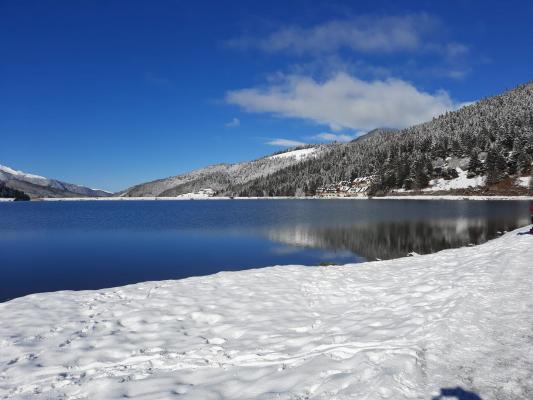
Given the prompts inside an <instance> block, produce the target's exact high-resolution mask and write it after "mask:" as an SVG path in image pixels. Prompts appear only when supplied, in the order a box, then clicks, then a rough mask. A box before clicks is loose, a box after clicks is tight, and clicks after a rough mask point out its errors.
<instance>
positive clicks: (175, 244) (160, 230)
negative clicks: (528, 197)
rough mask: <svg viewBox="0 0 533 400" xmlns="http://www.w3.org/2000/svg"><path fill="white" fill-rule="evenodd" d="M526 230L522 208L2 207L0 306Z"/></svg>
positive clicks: (284, 204) (298, 204) (279, 204)
mask: <svg viewBox="0 0 533 400" xmlns="http://www.w3.org/2000/svg"><path fill="white" fill-rule="evenodd" d="M528 223H529V217H528V203H527V202H523V201H437V200H432V201H425V200H419V201H416V200H405V201H403V200H331V199H328V200H318V199H313V200H217V201H62V202H15V203H11V202H0V273H1V279H0V301H5V300H7V299H10V298H15V297H19V296H23V295H26V294H29V293H36V292H47V291H55V290H63V289H70V290H80V289H99V288H104V287H112V286H119V285H125V284H130V283H135V282H141V281H147V280H162V279H179V278H185V277H189V276H197V275H206V274H212V273H216V272H219V271H229V270H242V269H248V268H256V267H263V266H269V265H284V264H303V265H311V266H312V265H319V264H328V263H337V264H341V263H342V264H345V263H359V262H363V261H367V260H376V259H390V258H395V257H403V256H406V255H407V254H408V253H410V252H416V253H419V254H424V253H431V252H435V251H439V250H442V249H446V248H453V247H460V246H466V245H471V244H478V243H483V242H485V241H487V240H489V239H492V238H494V237H497V236H498V235H499V234H501V232H503V231H506V230H512V229H515V228H517V227H519V226H523V225H527V224H528Z"/></svg>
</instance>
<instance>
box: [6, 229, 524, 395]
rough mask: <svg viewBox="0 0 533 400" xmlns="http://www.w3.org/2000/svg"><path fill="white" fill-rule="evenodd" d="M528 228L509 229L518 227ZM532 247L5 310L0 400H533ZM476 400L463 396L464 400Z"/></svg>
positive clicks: (507, 242) (62, 297)
mask: <svg viewBox="0 0 533 400" xmlns="http://www.w3.org/2000/svg"><path fill="white" fill-rule="evenodd" d="M527 229H528V228H523V229H521V230H519V231H525V230H527ZM532 259H533V236H531V235H523V236H520V235H517V232H511V233H508V234H505V235H504V236H503V237H501V238H499V239H496V240H494V241H491V242H488V243H486V244H483V245H480V246H477V247H468V248H462V249H454V250H446V251H442V252H439V253H436V254H432V255H426V256H415V257H409V258H403V259H399V260H391V261H383V262H372V263H365V264H356V265H346V266H333V267H330V266H328V267H303V266H283V267H271V268H263V269H256V270H247V271H240V272H223V273H219V274H216V275H211V276H206V277H198V278H189V279H184V280H179V281H161V282H145V283H141V284H137V285H131V286H125V287H119V288H113V289H104V290H97V291H84V292H68V291H64V292H57V293H48V294H36V295H31V296H26V297H23V298H19V299H15V300H12V301H9V302H6V303H2V304H0V398H9V399H30V398H31V399H51V398H53V399H64V398H65V399H122V398H135V399H175V398H180V399H202V400H203V399H205V400H207V399H324V400H325V399H328V400H329V399H431V396H433V395H437V394H438V393H439V390H440V389H441V388H448V387H452V388H455V387H457V386H459V387H461V388H463V389H464V390H468V391H472V392H475V393H477V394H478V395H479V396H480V397H481V398H482V399H484V400H488V399H531V398H533V334H532V332H533V331H532V326H533V291H532V290H531V281H532V279H533V262H532V261H531V260H532ZM472 398H473V397H472Z"/></svg>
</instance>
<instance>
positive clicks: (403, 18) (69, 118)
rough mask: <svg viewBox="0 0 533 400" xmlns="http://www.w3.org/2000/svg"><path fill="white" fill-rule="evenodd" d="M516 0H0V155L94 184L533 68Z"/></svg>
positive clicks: (462, 92)
mask: <svg viewBox="0 0 533 400" xmlns="http://www.w3.org/2000/svg"><path fill="white" fill-rule="evenodd" d="M531 15H533V3H531V2H526V1H506V2H502V1H466V0H464V1H446V2H437V1H403V2H401V1H380V0H372V1H357V2H354V1H345V2H343V1H337V2H335V1H327V2H326V1H324V2H319V1H310V0H309V1H268V2H259V1H202V0H197V1H194V2H192V1H164V0H163V1H157V2H153V1H127V2H125V1H97V0H95V1H88V0H86V1H52V0H50V1H46V0H39V1H24V0H22V1H15V0H11V1H10V0H0V164H4V165H8V166H10V167H13V168H16V169H21V170H24V171H26V172H32V173H37V174H41V175H45V176H49V177H54V178H57V179H62V180H65V181H69V182H73V183H78V184H83V185H87V186H91V187H98V188H104V189H108V190H119V189H123V188H126V187H128V186H130V185H132V184H135V183H140V182H143V181H147V180H152V179H156V178H161V177H165V176H170V175H175V174H178V173H181V172H185V171H187V170H190V169H193V168H197V167H201V166H204V165H207V164H213V163H218V162H236V161H242V160H248V159H252V158H256V157H258V156H261V155H264V154H267V153H269V152H272V151H276V150H279V149H281V148H285V147H287V146H289V145H291V144H297V143H313V142H319V141H328V140H334V139H337V140H349V139H350V138H352V137H355V136H356V135H358V134H360V133H362V132H365V131H368V130H369V129H372V128H373V127H379V126H390V127H402V126H407V125H410V124H413V123H417V122H421V121H424V120H426V119H430V118H431V117H432V116H434V115H436V114H439V113H440V112H442V111H444V110H447V109H454V108H457V107H460V106H461V105H462V104H464V103H465V102H469V101H474V100H477V99H479V98H482V97H484V96H489V95H493V94H497V93H499V92H501V91H503V90H505V89H509V88H512V87H514V86H516V85H517V84H520V83H524V82H527V81H529V80H531V79H532V78H533V76H532V72H533V69H532V66H533V65H532V64H533V52H532V51H531V43H533V24H531V21H530V19H531Z"/></svg>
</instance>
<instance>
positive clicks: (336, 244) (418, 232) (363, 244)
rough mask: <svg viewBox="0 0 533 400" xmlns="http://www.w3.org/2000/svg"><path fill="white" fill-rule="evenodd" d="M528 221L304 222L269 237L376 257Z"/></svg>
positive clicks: (486, 235) (433, 247) (449, 243)
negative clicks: (333, 224)
mask: <svg viewBox="0 0 533 400" xmlns="http://www.w3.org/2000/svg"><path fill="white" fill-rule="evenodd" d="M527 224H528V220H527V219H526V218H507V219H506V218H500V219H482V218H476V219H473V218H460V219H435V220H415V221H400V222H398V221H394V222H376V223H364V224H354V225H351V226H342V225H336V226H319V227H317V226H312V225H305V224H302V225H296V226H291V227H287V226H286V227H278V228H274V229H271V230H269V231H268V237H269V239H271V240H273V241H277V242H281V243H285V244H289V245H293V246H303V247H312V248H320V249H326V250H334V251H342V250H344V251H346V250H348V251H351V252H353V253H355V254H357V255H359V256H362V257H364V258H366V259H367V260H375V259H391V258H397V257H403V256H406V255H407V254H408V253H410V252H416V253H419V254H427V253H434V252H437V251H440V250H444V249H449V248H455V247H462V246H467V245H475V244H480V243H484V242H486V241H487V240H490V239H493V238H495V237H497V236H498V235H499V234H500V233H502V232H503V231H509V230H513V229H516V228H517V227H519V226H523V225H527Z"/></svg>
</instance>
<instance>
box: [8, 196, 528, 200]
mask: <svg viewBox="0 0 533 400" xmlns="http://www.w3.org/2000/svg"><path fill="white" fill-rule="evenodd" d="M187 200H189V201H192V200H212V201H217V200H218V201H220V200H454V201H455V200H474V201H490V200H498V201H529V200H532V201H533V196H505V195H501V196H464V195H396V196H395V195H391V196H380V197H341V196H338V197H336V196H324V197H321V196H305V197H295V196H278V197H228V196H214V197H156V196H149V197H148V196H147V197H45V198H38V199H32V200H31V201H187ZM3 201H12V199H9V200H7V199H6V200H3Z"/></svg>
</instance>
